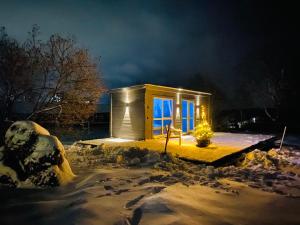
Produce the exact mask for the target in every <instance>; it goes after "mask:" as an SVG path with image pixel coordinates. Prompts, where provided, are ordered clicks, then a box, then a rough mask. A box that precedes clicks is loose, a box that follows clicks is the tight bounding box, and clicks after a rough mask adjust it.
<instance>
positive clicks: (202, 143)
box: [197, 139, 210, 147]
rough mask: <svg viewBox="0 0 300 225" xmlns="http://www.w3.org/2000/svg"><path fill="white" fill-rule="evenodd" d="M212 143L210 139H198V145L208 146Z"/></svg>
mask: <svg viewBox="0 0 300 225" xmlns="http://www.w3.org/2000/svg"><path fill="white" fill-rule="evenodd" d="M209 144H210V140H207V139H206V140H197V146H198V147H207V146H208V145H209Z"/></svg>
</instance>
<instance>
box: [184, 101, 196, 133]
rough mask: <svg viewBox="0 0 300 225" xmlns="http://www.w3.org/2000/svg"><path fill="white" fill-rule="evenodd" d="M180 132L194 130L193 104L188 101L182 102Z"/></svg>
mask: <svg viewBox="0 0 300 225" xmlns="http://www.w3.org/2000/svg"><path fill="white" fill-rule="evenodd" d="M181 106H182V107H181V108H182V109H181V110H182V125H181V126H182V131H183V132H184V133H187V132H189V131H192V130H193V129H194V124H195V121H194V114H195V111H194V110H195V109H194V102H193V101H190V100H182V104H181Z"/></svg>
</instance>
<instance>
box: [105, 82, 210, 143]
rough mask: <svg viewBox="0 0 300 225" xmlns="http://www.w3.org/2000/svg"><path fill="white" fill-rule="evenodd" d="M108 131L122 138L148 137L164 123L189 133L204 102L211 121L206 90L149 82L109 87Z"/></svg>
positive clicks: (161, 129) (159, 131)
mask: <svg viewBox="0 0 300 225" xmlns="http://www.w3.org/2000/svg"><path fill="white" fill-rule="evenodd" d="M110 97H111V105H110V107H111V108H110V135H111V137H117V138H126V139H135V140H143V139H152V138H155V137H160V136H162V135H164V134H165V133H166V129H165V127H166V125H168V124H171V125H173V126H174V127H175V128H177V129H181V130H182V132H183V134H188V133H191V132H192V131H193V129H194V127H195V126H196V125H197V124H198V123H199V122H200V107H201V106H204V109H205V110H206V115H207V119H208V121H210V122H211V109H210V98H211V94H210V93H205V92H199V91H193V90H186V89H182V88H172V87H165V86H159V85H152V84H143V85H136V86H131V87H124V88H117V89H112V90H111V91H110Z"/></svg>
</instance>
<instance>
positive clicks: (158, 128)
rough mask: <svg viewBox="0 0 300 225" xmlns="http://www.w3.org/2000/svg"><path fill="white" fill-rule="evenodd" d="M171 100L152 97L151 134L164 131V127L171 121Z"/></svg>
mask: <svg viewBox="0 0 300 225" xmlns="http://www.w3.org/2000/svg"><path fill="white" fill-rule="evenodd" d="M172 118H173V100H172V99H166V98H153V135H161V134H163V133H166V130H165V127H166V126H167V125H168V124H171V123H172V120H173V119H172Z"/></svg>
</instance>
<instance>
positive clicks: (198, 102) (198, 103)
mask: <svg viewBox="0 0 300 225" xmlns="http://www.w3.org/2000/svg"><path fill="white" fill-rule="evenodd" d="M199 105H200V95H197V96H196V106H199Z"/></svg>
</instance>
